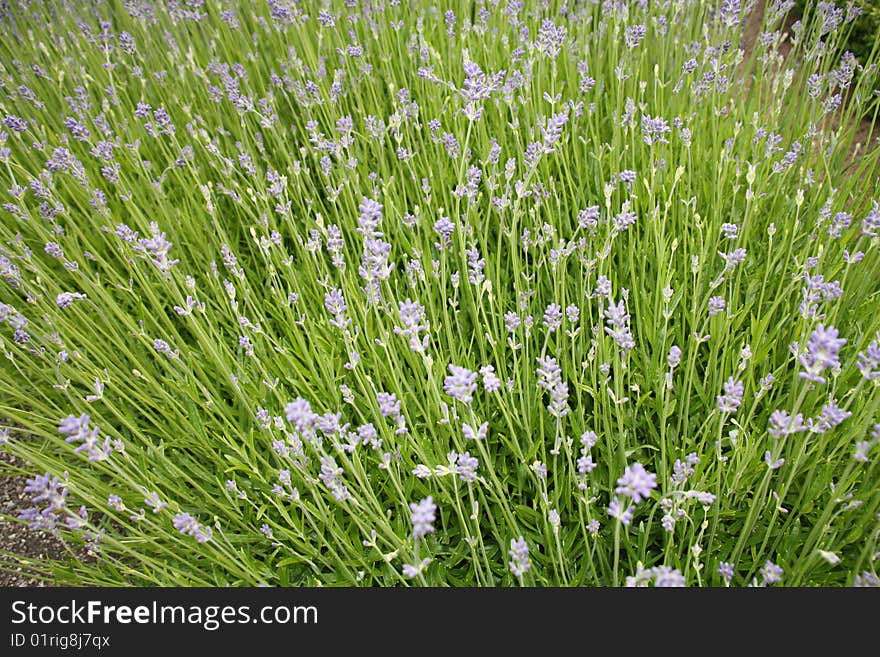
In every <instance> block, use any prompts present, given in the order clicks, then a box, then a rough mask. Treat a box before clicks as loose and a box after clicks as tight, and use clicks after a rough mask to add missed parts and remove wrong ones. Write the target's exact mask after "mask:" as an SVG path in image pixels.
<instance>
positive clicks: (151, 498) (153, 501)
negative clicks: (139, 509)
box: [144, 491, 168, 513]
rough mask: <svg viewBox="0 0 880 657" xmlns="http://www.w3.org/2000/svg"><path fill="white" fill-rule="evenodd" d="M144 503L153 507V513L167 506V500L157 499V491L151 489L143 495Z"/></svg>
mask: <svg viewBox="0 0 880 657" xmlns="http://www.w3.org/2000/svg"><path fill="white" fill-rule="evenodd" d="M144 504H146V505H147V506H148V507H150V508H152V509H153V513H159V512H160V511H161V510H162V509H165V508H167V507H168V503H167V502H163V501H162V500H161V499H159V493H157V492H156V491H151V492H149V493H147V494H146V496H144Z"/></svg>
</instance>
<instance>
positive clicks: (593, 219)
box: [577, 205, 599, 233]
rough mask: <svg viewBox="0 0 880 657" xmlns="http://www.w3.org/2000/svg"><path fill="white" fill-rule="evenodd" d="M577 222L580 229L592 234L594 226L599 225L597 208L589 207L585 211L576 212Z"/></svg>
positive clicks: (596, 206) (595, 206) (594, 206)
mask: <svg viewBox="0 0 880 657" xmlns="http://www.w3.org/2000/svg"><path fill="white" fill-rule="evenodd" d="M577 222H578V225H579V226H580V227H581V228H583V229H585V230H587V231H588V232H590V233H592V232H593V231H594V230H595V229H596V226H598V225H599V206H598V205H591V206H589V207H588V208H587V209H585V210H581V211H580V212H578V216H577Z"/></svg>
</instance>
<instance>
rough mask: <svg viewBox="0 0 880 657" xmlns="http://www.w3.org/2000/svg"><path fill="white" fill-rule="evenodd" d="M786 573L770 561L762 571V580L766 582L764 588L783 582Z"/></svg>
mask: <svg viewBox="0 0 880 657" xmlns="http://www.w3.org/2000/svg"><path fill="white" fill-rule="evenodd" d="M784 572H785V571H783V569H782V568H781V567H780V566H777V565H776V564H775V563H773V562H772V561H769V560H768V561H767V562H766V563H765V564H764V567H763V568H761V571H760V573H761V578H762V579H763V580H764V582H763V583H764V586H767V585H768V584H775V583H777V582H781V581H782V575H783V573H784Z"/></svg>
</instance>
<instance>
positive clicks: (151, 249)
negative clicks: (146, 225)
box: [138, 222, 179, 272]
mask: <svg viewBox="0 0 880 657" xmlns="http://www.w3.org/2000/svg"><path fill="white" fill-rule="evenodd" d="M150 235H151V236H150V238H149V239H147V238H144V239H140V240H138V246H139V247H140V249H141V250H143V251H144V252H145V253H146V254H147V255H148V257H149V258H150V260H151V261H152V263H153V264H154V265H156V267H158V269H159V271H162V272H165V271H168V270H169V269H170V268H171V267H173V266H174V265H176V264H177V263H178V262H179V261H178V260H170V259H169V258H168V252H169V251H170V250H171V247H172V246H173V245H172V244H171V242H169V241H168V240H167V239H165V233H163V232H162V231H160V230H159V224H157V223H156V222H152V223H151V224H150Z"/></svg>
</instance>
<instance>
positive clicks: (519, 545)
mask: <svg viewBox="0 0 880 657" xmlns="http://www.w3.org/2000/svg"><path fill="white" fill-rule="evenodd" d="M507 554H508V555H509V556H510V561H509V562H508V566H510V572H512V573H513V574H514V575H515V576H516V577H522V576H523V575H525V573H526V572H527V571H528V570H529V569H530V568H531V567H532V564H531V562H530V560H529V546H528V545H527V544H526V539H525V538H523V537H522V536H520V537H519V538H514V539H511V541H510V551H509V552H508V553H507Z"/></svg>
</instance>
